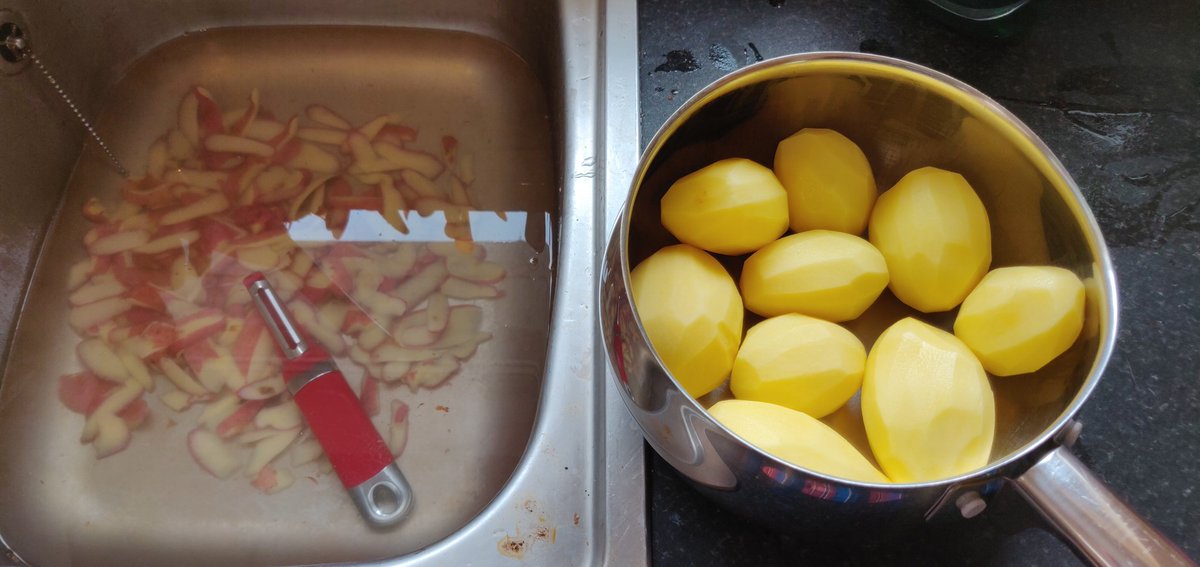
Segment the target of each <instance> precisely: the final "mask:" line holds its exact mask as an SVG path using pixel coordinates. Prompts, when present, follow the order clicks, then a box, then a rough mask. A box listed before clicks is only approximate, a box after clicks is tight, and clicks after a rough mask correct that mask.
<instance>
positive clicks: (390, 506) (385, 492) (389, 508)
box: [371, 484, 400, 516]
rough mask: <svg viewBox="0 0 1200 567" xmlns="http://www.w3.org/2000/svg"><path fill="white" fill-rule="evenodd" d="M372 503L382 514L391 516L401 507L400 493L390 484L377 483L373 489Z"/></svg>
mask: <svg viewBox="0 0 1200 567" xmlns="http://www.w3.org/2000/svg"><path fill="white" fill-rule="evenodd" d="M371 504H373V505H374V506H375V509H376V510H378V511H379V513H380V514H383V515H385V516H391V515H392V514H395V513H396V511H397V510H399V509H400V495H399V494H396V491H395V490H393V489H392V487H391V485H388V484H377V485H375V487H374V488H372V489H371Z"/></svg>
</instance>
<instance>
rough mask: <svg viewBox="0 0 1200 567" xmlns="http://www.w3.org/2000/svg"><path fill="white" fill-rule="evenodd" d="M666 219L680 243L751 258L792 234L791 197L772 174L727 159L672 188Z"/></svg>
mask: <svg viewBox="0 0 1200 567" xmlns="http://www.w3.org/2000/svg"><path fill="white" fill-rule="evenodd" d="M661 218H662V223H663V226H665V227H666V228H667V230H668V231H670V232H671V234H673V235H675V238H678V239H679V241H680V242H683V243H685V244H691V245H692V246H695V247H697V248H703V249H705V250H708V251H709V252H715V253H717V254H729V255H737V254H745V253H747V252H753V251H755V250H758V249H759V248H761V247H762V246H763V245H765V244H767V243H768V242H771V241H772V240H775V239H776V238H779V237H780V236H781V235H782V234H783V233H784V232H785V231H787V226H788V209H787V193H786V192H784V190H783V186H782V185H780V184H779V180H778V179H776V178H775V174H774V173H772V172H771V170H770V169H767V168H766V167H763V166H761V165H759V164H757V163H755V162H752V161H750V160H748V159H742V158H730V159H724V160H721V161H718V162H716V163H714V164H712V165H709V166H707V167H705V168H703V169H701V170H699V171H696V172H694V173H691V174H689V175H686V176H684V177H682V178H680V179H679V180H678V181H676V182H675V183H674V184H673V185H671V188H670V189H668V190H667V193H666V194H665V195H663V198H662V215H661Z"/></svg>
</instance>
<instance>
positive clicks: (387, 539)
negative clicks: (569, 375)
mask: <svg viewBox="0 0 1200 567" xmlns="http://www.w3.org/2000/svg"><path fill="white" fill-rule="evenodd" d="M193 85H203V86H204V87H206V88H207V89H209V90H210V91H211V92H212V93H213V96H214V98H215V99H216V100H217V101H219V102H221V103H222V104H223V105H224V106H225V108H227V109H228V108H237V107H239V106H240V105H241V104H242V102H241V101H242V100H244V99H245V97H246V96H247V95H248V93H249V92H250V90H251V89H252V88H257V89H259V91H260V93H261V97H262V106H263V107H264V108H270V109H272V110H273V111H274V112H275V113H276V115H277V116H279V117H286V116H290V115H292V114H295V113H300V112H302V111H303V109H304V107H305V106H307V105H308V104H312V103H320V104H324V105H326V106H328V107H330V108H332V109H335V110H337V111H338V112H340V113H342V115H343V116H344V117H345V118H346V119H347V120H348V121H349V122H350V123H352V124H356V125H357V124H362V123H364V122H366V121H368V120H370V119H371V118H373V117H375V116H377V115H379V114H382V113H388V112H398V113H400V114H401V116H402V119H403V121H404V122H406V123H407V124H410V125H412V126H413V127H415V128H418V129H419V132H420V133H419V138H418V141H417V142H416V143H415V145H416V146H417V147H418V148H419V149H424V150H426V151H429V152H439V151H440V149H441V147H440V141H441V139H442V137H443V136H444V135H453V136H455V137H456V138H457V140H458V142H459V148H460V151H462V152H464V153H466V152H469V153H470V154H471V155H473V156H474V170H475V175H476V178H477V181H475V183H474V185H473V187H472V191H473V196H474V197H475V198H476V199H477V205H478V208H479V209H481V210H480V211H478V212H473V213H471V226H472V233H473V237H474V240H475V241H477V242H479V243H480V245H481V246H482V247H483V248H485V249H486V250H487V253H488V258H489V259H490V260H492V261H495V262H497V263H500V264H502V265H503V266H504V267H505V269H506V271H507V277H506V279H505V280H504V282H503V283H502V284H501V288H502V289H503V293H504V295H503V297H501V298H499V299H496V300H489V301H486V302H480V305H481V306H482V307H483V308H484V312H485V315H484V319H483V324H482V330H483V331H485V332H490V333H491V334H492V335H493V336H494V338H493V339H492V340H490V341H488V342H486V343H484V344H483V345H481V346H480V348H479V350H478V352H477V353H476V354H475V355H474V356H473V357H471V358H470V359H469V360H468V361H467V362H466V363H465V364H464V366H463V367H462V369H461V371H460V372H459V374H458V375H456V376H455V377H453V378H452V379H451V380H450V381H448V382H447V383H446V385H444V386H442V387H440V388H437V389H432V390H427V389H423V390H419V391H418V392H416V393H410V392H409V390H408V389H407V388H399V389H395V390H392V389H386V388H385V389H384V393H383V399H384V400H390V399H393V398H394V399H401V400H404V401H405V402H406V403H407V404H408V405H409V407H410V408H411V414H410V427H409V443H408V446H407V448H406V449H405V451H404V453H403V456H402V457H401V458H400V461H399V463H400V466H401V469H402V470H403V471H404V472H405V474H406V475H407V477H408V479H409V481H410V482H411V483H412V485H413V489H414V493H415V497H416V507H415V510H414V512H413V514H412V516H411V517H410V519H408V520H407V521H406V522H405V523H404V524H402V525H401V526H399V527H398V528H396V529H394V530H389V531H387V532H373V531H371V530H369V529H368V528H367V527H366V526H365V525H364V524H363V523H362V521H361V519H360V518H359V517H358V515H357V512H356V511H355V509H354V508H353V506H352V505H351V504H350V502H349V500H348V499H347V497H346V495H345V492H344V490H343V489H342V487H341V485H340V484H339V483H338V482H337V479H336V478H335V477H334V476H333V475H331V474H327V473H326V474H320V472H319V470H318V469H317V468H316V467H315V466H314V467H313V468H312V470H308V469H306V470H304V471H299V470H298V472H299V473H300V474H298V475H297V476H298V480H297V482H296V484H295V485H294V486H292V487H290V488H288V489H287V490H284V491H283V492H280V493H278V494H274V495H265V494H262V493H260V492H259V491H257V490H255V489H254V488H253V487H251V486H250V484H249V480H251V479H248V478H245V477H243V476H241V475H240V474H235V475H234V476H233V477H231V478H229V479H226V480H218V479H216V478H213V477H212V476H210V475H208V474H206V473H204V472H202V471H201V470H200V469H199V468H198V467H197V466H196V465H195V464H194V463H193V462H192V459H191V458H190V457H189V455H188V451H187V449H186V443H185V441H184V437H185V436H186V434H187V431H188V430H189V429H190V428H191V427H192V426H193V425H192V424H194V421H195V414H196V413H197V412H198V409H199V408H193V409H192V410H189V412H186V413H185V414H182V415H177V414H173V413H172V412H171V411H170V410H167V409H165V408H163V407H162V406H161V405H159V404H158V403H157V401H156V399H155V397H154V396H147V398H148V401H149V402H150V405H151V418H150V420H149V421H148V423H147V424H146V425H145V426H144V427H143V428H141V429H139V430H137V431H136V432H135V433H134V437H133V442H132V444H131V446H130V447H129V449H127V450H125V451H123V452H121V453H118V454H116V455H114V456H111V457H108V458H105V459H103V460H96V458H95V456H94V452H93V450H92V448H91V447H88V446H85V445H81V444H79V443H78V437H79V431H80V428H81V426H82V423H83V417H82V416H79V415H76V414H72V413H70V412H69V411H68V410H67V409H66V408H64V407H63V405H62V404H61V403H60V402H59V401H58V399H57V397H56V391H55V390H56V386H57V382H58V377H59V376H60V375H62V374H65V373H69V372H75V371H78V370H79V368H80V365H79V362H78V361H77V360H76V358H75V356H74V355H73V351H74V347H75V345H76V343H78V341H79V338H78V337H77V335H76V334H75V333H74V332H73V331H71V330H70V329H69V328H68V327H67V325H66V316H67V305H66V299H65V297H66V295H67V292H68V290H67V288H66V286H65V284H64V282H65V281H66V275H67V270H68V268H69V266H70V265H71V264H72V263H74V262H75V261H77V260H79V259H80V258H82V257H83V256H84V250H83V247H82V246H81V244H80V243H81V241H82V239H83V234H84V232H85V231H86V230H87V228H88V227H89V225H88V223H87V222H86V221H85V220H84V219H83V218H82V217H81V216H80V215H79V213H78V211H79V210H80V207H81V206H82V204H83V203H84V202H85V201H86V200H87V199H88V198H89V197H93V196H95V197H99V198H101V199H102V200H104V199H109V200H112V199H115V198H116V195H117V194H118V192H119V189H120V179H119V178H118V177H117V176H116V175H115V174H114V173H112V172H111V171H110V170H108V169H106V167H105V165H104V164H103V163H102V162H101V161H99V160H98V159H96V158H95V156H92V155H89V154H88V153H85V154H84V156H83V157H82V158H81V160H80V162H79V163H78V164H77V167H76V170H75V171H74V173H73V175H72V177H71V181H70V182H69V186H68V189H67V195H66V201H65V203H64V206H63V209H62V211H63V212H62V213H61V214H60V215H59V218H58V219H57V225H56V226H55V227H54V228H53V229H52V231H51V233H50V234H49V236H48V240H47V244H46V247H45V248H44V250H43V254H42V257H41V260H40V261H39V267H38V271H37V274H36V275H35V279H34V282H33V284H32V286H31V288H30V292H29V296H28V300H27V303H26V306H25V310H24V315H23V316H22V321H21V323H20V326H19V329H18V333H17V335H16V336H15V337H14V342H13V348H12V351H11V353H12V354H11V356H10V360H9V363H8V367H7V372H6V374H5V377H4V380H3V382H2V384H3V389H2V390H0V533H3V534H4V536H5V539H6V541H7V542H8V543H9V544H10V545H11V546H12V547H13V549H14V551H16V552H18V554H20V555H21V556H22V557H24V558H25V559H26V560H28V561H30V562H32V563H33V564H46V565H59V564H73V565H103V564H118V565H120V564H138V563H140V564H162V563H166V564H174V565H183V564H199V565H212V564H222V565H234V564H255V565H264V564H292V563H314V562H327V561H355V560H369V559H377V558H382V557H388V556H395V555H400V554H403V553H406V552H410V551H413V550H416V549H420V548H422V547H425V546H427V545H430V544H432V543H434V542H436V541H438V540H439V539H442V538H444V537H446V536H447V535H449V534H451V533H453V532H454V531H455V530H457V529H458V528H460V527H462V526H463V525H464V524H466V522H468V521H469V520H470V519H471V518H472V517H473V516H474V515H475V514H477V513H478V512H479V511H480V510H481V509H483V507H484V506H485V505H486V504H487V503H488V502H489V501H491V500H492V499H493V498H494V497H495V495H496V494H497V493H498V492H499V490H500V489H501V488H502V487H503V485H504V483H505V481H506V480H507V479H508V478H509V476H510V475H511V474H512V471H513V470H514V468H515V466H516V464H517V462H518V459H519V458H520V457H521V455H522V453H523V451H524V448H525V445H526V443H527V442H528V441H529V434H530V430H531V427H532V424H533V419H534V415H535V412H536V410H537V400H538V395H539V389H540V387H541V384H542V377H543V371H544V361H545V354H546V345H547V339H548V337H547V335H548V328H549V311H550V294H551V287H552V274H553V265H552V263H553V262H552V260H553V243H554V242H555V238H554V237H553V235H554V234H555V232H556V226H557V212H558V204H557V192H556V190H555V183H554V166H553V162H552V160H553V158H554V149H553V145H552V139H551V134H550V125H549V117H548V110H547V104H546V95H545V92H544V90H543V87H542V84H541V82H540V81H539V80H538V78H537V77H536V76H535V75H534V74H533V72H532V71H531V70H530V69H529V68H528V67H527V66H526V65H525V63H524V62H523V61H522V60H521V59H520V58H519V57H517V56H516V55H515V54H514V53H513V52H511V51H509V50H508V49H507V48H506V47H505V46H504V45H502V44H500V43H498V42H495V41H492V40H488V39H483V38H481V37H477V36H473V35H469V34H464V33H457V32H444V31H422V30H406V29H381V28H269V29H254V28H244V29H231V30H218V31H211V32H203V33H195V34H190V35H188V36H186V37H184V38H180V39H178V40H175V41H173V42H170V43H169V44H166V45H164V46H162V47H160V48H159V49H157V50H155V51H154V52H152V53H150V54H149V55H147V56H146V57H144V58H142V59H141V60H139V62H138V63H136V64H135V66H134V67H133V69H132V70H131V71H130V73H129V74H128V75H127V76H126V77H125V78H124V79H123V80H122V81H121V82H120V83H119V84H118V85H117V86H116V87H115V88H114V90H113V94H112V96H111V97H110V98H109V100H110V103H109V104H107V105H106V106H105V107H104V109H103V110H102V111H101V113H100V118H99V122H100V125H101V127H102V129H103V130H106V131H109V132H113V133H114V135H113V136H112V139H111V140H110V144H111V145H112V146H113V148H114V150H115V151H116V152H117V154H118V155H120V156H121V157H122V158H123V161H125V165H126V167H128V168H129V169H130V170H131V171H132V172H134V173H135V174H136V173H137V172H140V171H144V170H145V168H146V157H145V154H146V148H147V147H148V146H149V145H150V144H151V143H153V141H154V140H155V139H156V138H157V137H158V136H160V135H162V133H163V132H165V131H166V130H167V129H168V128H170V127H171V126H172V125H173V124H174V123H175V121H176V115H177V106H178V102H179V100H180V98H181V97H182V96H183V95H184V93H186V92H187V91H188V89H190V88H191V87H192V86H193ZM492 211H501V212H504V213H505V214H504V215H497V214H495V213H494V212H492ZM411 220H412V221H413V222H410V228H411V232H410V233H409V234H408V235H403V234H400V233H398V232H396V231H394V230H392V229H391V227H390V226H389V225H387V223H386V222H383V220H382V219H381V218H379V217H378V215H374V214H367V213H363V214H356V215H352V217H351V219H350V224H349V226H347V228H346V230H345V232H344V233H343V234H342V235H341V236H340V241H341V242H352V243H353V246H355V247H369V246H371V243H373V242H394V241H406V242H423V241H428V240H441V241H444V240H447V239H446V238H445V237H444V236H443V235H442V233H441V232H442V231H441V228H442V227H441V225H440V224H439V223H440V222H443V219H442V218H440V217H439V216H438V215H437V214H435V215H433V216H431V217H429V218H425V219H417V218H412V219H411ZM322 228H323V227H317V228H314V226H313V225H312V224H311V223H306V222H299V223H294V224H293V225H292V226H291V227H290V232H291V236H292V238H293V239H294V240H295V241H297V243H298V244H301V245H302V246H323V245H324V244H326V243H328V241H329V240H330V239H331V238H332V236H331V235H330V234H329V233H328V232H326V231H323V230H322ZM342 367H343V369H345V370H347V372H346V373H347V375H348V376H347V377H348V379H349V381H350V382H351V384H352V385H353V386H357V384H358V381H361V374H362V372H361V370H359V369H357V368H355V367H354V364H353V363H351V362H349V361H347V360H344V359H343V360H342ZM382 413H384V414H387V413H388V412H387V406H386V401H385V406H384V411H383V412H382ZM384 420H385V418H384V417H382V416H381V417H380V418H379V419H377V422H379V424H381V426H382V423H383V421H384ZM308 473H311V474H308Z"/></svg>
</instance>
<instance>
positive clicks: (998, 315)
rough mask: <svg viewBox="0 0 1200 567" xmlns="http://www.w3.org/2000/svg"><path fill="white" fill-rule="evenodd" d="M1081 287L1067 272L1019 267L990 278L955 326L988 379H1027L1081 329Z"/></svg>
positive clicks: (1068, 345)
mask: <svg viewBox="0 0 1200 567" xmlns="http://www.w3.org/2000/svg"><path fill="white" fill-rule="evenodd" d="M1083 304H1084V292H1083V282H1082V281H1080V280H1079V277H1078V276H1076V275H1075V274H1074V273H1072V272H1070V271H1069V270H1064V269H1062V268H1055V267H1051V266H1017V267H1010V268H997V269H995V270H992V271H991V272H988V274H987V275H986V276H984V277H983V280H982V281H980V282H979V285H978V286H976V287H975V291H972V292H971V294H970V295H968V296H967V299H966V300H965V301H963V304H962V308H960V309H959V310H958V318H957V319H955V320H954V334H955V335H957V336H958V338H960V339H962V341H963V342H964V343H966V344H967V346H969V347H971V350H972V351H974V352H975V355H976V356H978V357H979V362H981V363H983V367H984V368H985V369H986V370H987V371H988V372H991V373H992V374H995V375H997V376H1012V375H1014V374H1026V373H1029V372H1033V371H1035V370H1038V369H1040V368H1041V367H1043V366H1045V365H1046V364H1047V363H1049V362H1050V361H1051V360H1054V359H1055V357H1057V356H1058V355H1060V354H1062V353H1064V352H1066V350H1067V349H1069V348H1071V345H1072V344H1074V343H1075V339H1076V338H1078V337H1079V331H1080V330H1081V329H1083Z"/></svg>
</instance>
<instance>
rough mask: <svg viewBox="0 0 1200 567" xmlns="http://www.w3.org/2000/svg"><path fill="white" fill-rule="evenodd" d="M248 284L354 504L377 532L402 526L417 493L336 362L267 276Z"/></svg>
mask: <svg viewBox="0 0 1200 567" xmlns="http://www.w3.org/2000/svg"><path fill="white" fill-rule="evenodd" d="M243 283H244V284H245V285H246V289H247V290H248V291H249V292H250V297H251V299H253V300H254V305H255V306H256V307H257V308H258V312H259V314H261V315H262V318H263V320H264V321H265V322H266V326H267V328H268V329H270V331H271V335H272V336H273V337H274V338H275V344H276V345H277V346H278V347H279V350H280V352H281V353H282V354H283V358H284V363H283V378H284V381H285V382H286V383H287V388H288V391H289V392H291V393H292V397H293V398H294V399H295V401H296V405H298V406H300V413H301V414H302V415H303V416H304V420H305V421H306V422H307V423H308V426H309V428H311V429H312V431H313V435H315V436H316V438H317V441H318V442H320V444H321V448H322V449H324V450H325V454H326V455H328V456H329V461H330V463H332V464H333V470H334V472H336V473H337V475H338V478H339V479H341V481H342V485H343V486H345V487H346V491H347V492H349V493H350V499H351V500H353V501H354V505H355V506H356V507H358V511H359V512H360V513H361V514H362V516H363V518H364V519H365V520H366V521H367V523H368V524H370V525H371V526H372V527H375V528H384V527H388V526H392V525H395V524H397V523H399V522H400V521H401V520H403V519H404V517H405V516H407V515H408V512H409V510H411V509H412V503H413V494H412V488H411V487H410V486H409V484H408V481H407V480H405V478H404V474H403V473H401V472H400V467H399V466H397V465H396V461H395V459H394V458H393V457H392V453H391V451H390V450H389V449H388V446H387V443H386V442H385V441H384V440H383V437H382V436H380V435H379V432H378V431H376V429H375V425H374V424H372V423H371V419H370V417H368V416H367V413H366V412H365V411H364V410H363V408H362V405H360V404H359V401H358V397H357V396H355V395H354V392H353V391H352V390H351V389H350V385H349V384H347V383H346V379H345V377H344V376H342V373H341V371H340V370H338V367H337V365H336V364H335V363H334V360H333V357H332V356H330V355H329V353H328V352H326V351H325V349H324V348H322V347H321V346H320V345H319V344H316V343H309V342H308V341H307V340H305V337H304V336H303V335H302V334H301V332H300V330H299V328H298V327H297V326H296V325H295V323H294V322H293V321H292V320H291V318H290V317H289V316H288V314H287V312H286V311H285V309H284V307H283V304H282V303H281V302H280V301H279V296H277V295H276V294H275V291H274V290H273V289H271V284H270V283H268V282H267V279H266V277H264V276H263V275H262V273H259V272H255V273H253V274H251V275H250V276H248V277H246V279H245V280H243Z"/></svg>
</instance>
